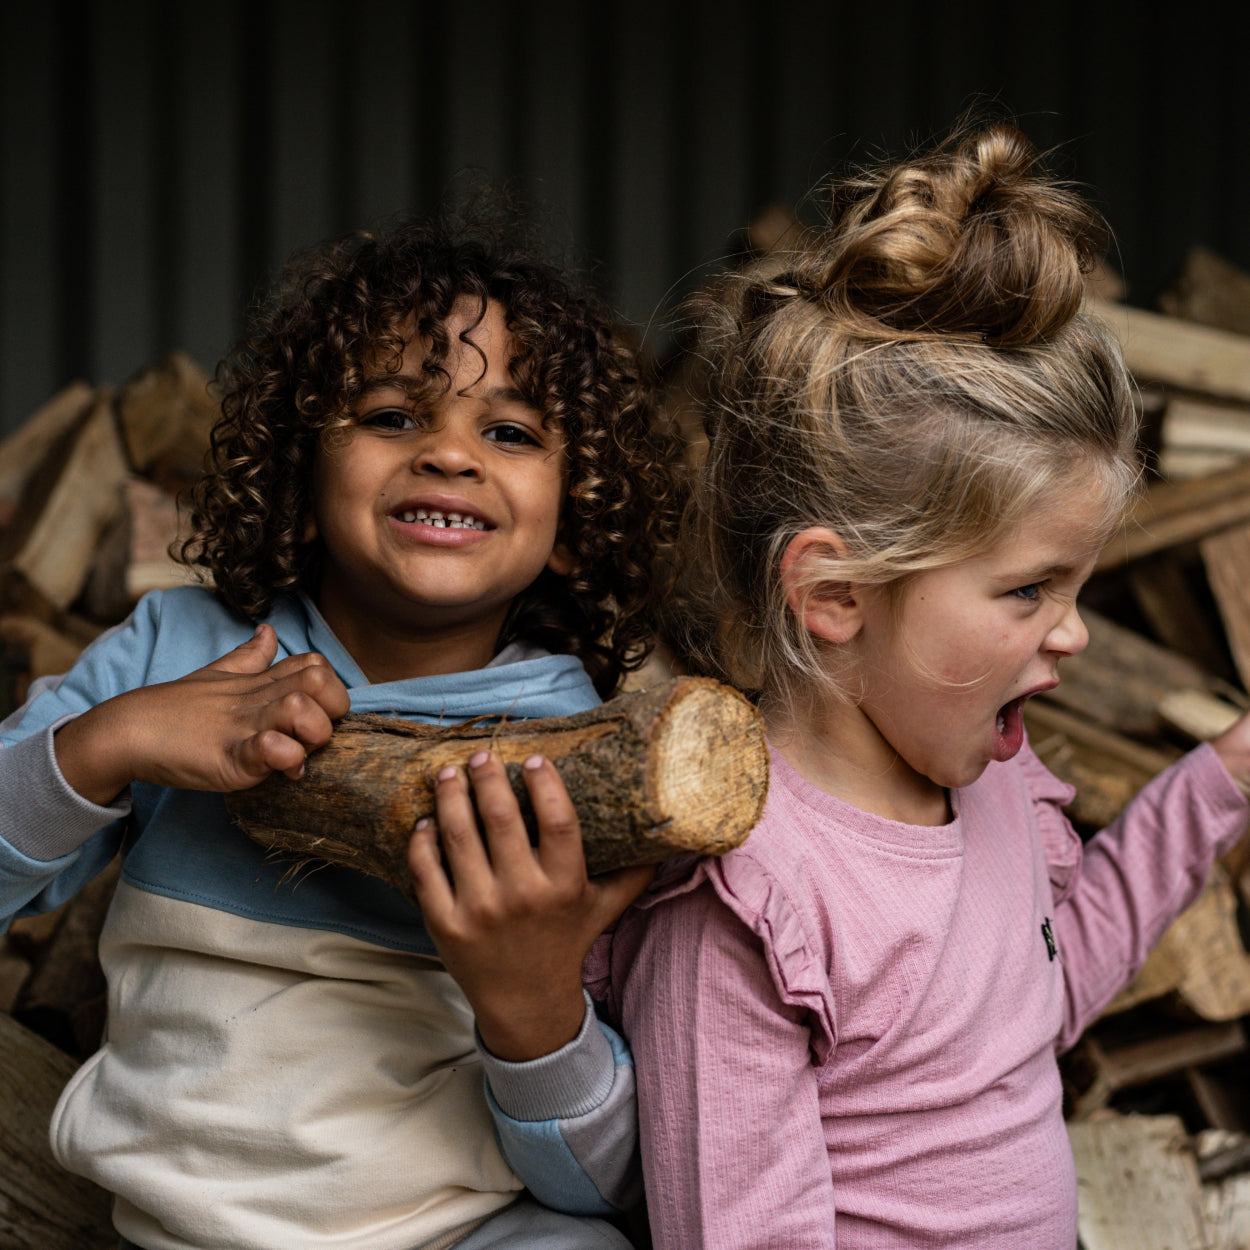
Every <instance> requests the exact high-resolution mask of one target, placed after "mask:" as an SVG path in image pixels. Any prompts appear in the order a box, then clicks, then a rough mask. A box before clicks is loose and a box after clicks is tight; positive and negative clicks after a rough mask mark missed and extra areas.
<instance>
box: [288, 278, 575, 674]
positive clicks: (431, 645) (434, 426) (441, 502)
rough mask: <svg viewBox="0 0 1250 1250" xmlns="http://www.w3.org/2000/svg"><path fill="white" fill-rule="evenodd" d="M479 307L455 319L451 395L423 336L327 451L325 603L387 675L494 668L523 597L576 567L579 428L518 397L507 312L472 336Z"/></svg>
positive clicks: (315, 531)
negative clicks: (568, 429)
mask: <svg viewBox="0 0 1250 1250" xmlns="http://www.w3.org/2000/svg"><path fill="white" fill-rule="evenodd" d="M476 310H477V306H476V303H475V302H473V301H469V300H463V301H461V302H460V303H458V304H457V305H456V306H455V309H454V311H453V313H452V315H451V316H450V317H449V318H448V321H447V333H448V337H449V340H450V347H449V350H448V355H447V359H446V360H445V361H444V367H445V368H446V370H447V373H448V374H449V375H450V378H451V384H450V386H449V387H448V388H447V390H446V391H436V392H435V393H434V394H432V395H431V394H430V392H429V388H428V386H427V385H426V384H425V381H424V379H423V378H422V375H421V371H420V367H421V362H422V360H423V358H424V356H425V346H424V344H422V343H420V342H417V341H413V342H411V343H409V345H408V347H407V349H406V350H405V352H404V355H403V361H402V364H401V367H400V369H399V370H398V372H395V373H390V372H387V371H386V370H385V369H384V368H383V367H382V365H381V363H379V365H378V367H377V368H376V370H375V371H374V372H373V374H372V376H367V379H366V382H365V385H364V388H363V391H362V393H361V394H360V395H359V397H358V398H357V400H356V403H355V406H354V412H353V416H354V423H353V425H352V426H351V427H350V428H349V429H348V430H347V431H346V436H345V437H344V438H343V439H342V440H341V441H339V440H336V441H333V442H331V443H330V444H329V445H328V446H325V447H323V448H322V450H321V451H320V453H319V454H318V457H317V463H316V469H315V472H314V481H313V488H314V491H313V517H312V520H311V522H310V527H309V534H310V536H313V535H315V536H319V537H320V539H321V541H322V544H323V546H324V554H323V557H322V573H321V584H320V587H319V591H318V595H317V604H318V607H319V608H320V609H321V612H322V614H323V615H324V616H325V618H326V620H327V621H328V623H329V624H330V626H331V628H333V629H334V631H335V633H336V634H337V635H338V636H339V638H340V639H341V641H342V642H343V643H344V645H345V646H346V647H347V649H348V650H349V651H350V652H351V653H352V655H353V657H354V658H355V659H356V661H357V663H359V664H360V666H361V668H362V669H363V670H364V672H365V674H366V675H367V676H369V677H370V679H371V680H373V681H378V680H389V679H395V678H398V677H407V676H420V675H426V674H429V673H436V672H457V671H463V670H466V669H469V668H477V667H481V666H482V665H483V664H485V663H487V661H488V660H489V659H490V658H491V656H492V655H493V654H494V649H495V643H496V640H497V638H498V636H499V631H500V628H501V627H502V625H503V621H504V618H505V616H506V615H507V611H508V607H509V605H510V604H511V603H512V600H513V599H514V598H515V597H516V595H517V594H518V593H520V592H521V591H522V590H524V589H525V588H526V587H527V586H529V585H530V583H531V582H533V581H534V579H535V578H536V577H538V575H539V574H540V573H541V572H542V570H543V569H544V568H545V567H548V566H550V567H552V568H555V569H556V570H557V571H558V572H566V571H567V565H566V558H565V557H564V556H563V554H562V552H561V551H560V550H559V549H558V548H557V546H556V533H557V528H558V525H559V521H560V507H561V503H562V501H563V498H564V494H565V489H566V458H565V453H564V440H563V435H562V433H561V431H560V430H558V429H555V428H547V427H544V425H543V421H542V414H541V413H539V412H537V411H536V410H535V409H533V408H531V407H529V406H528V405H527V404H526V403H525V402H524V401H523V400H522V399H521V397H520V395H519V393H518V392H517V389H516V384H515V382H514V380H513V379H512V377H511V375H510V374H509V372H508V360H509V358H510V356H511V354H512V341H511V336H510V335H509V333H508V330H507V326H506V324H505V319H504V312H503V309H502V308H501V307H500V305H499V304H497V303H495V302H493V301H492V302H490V303H489V304H488V305H487V308H486V314H485V316H484V317H483V319H482V321H481V323H480V324H478V325H477V326H475V327H474V328H473V329H472V330H470V331H469V332H468V333H467V335H466V337H467V343H465V342H461V341H460V339H459V336H460V334H461V333H462V332H465V331H466V330H468V327H469V326H470V325H472V322H473V320H474V317H475V314H476ZM474 347H476V348H477V349H479V350H480V353H481V354H479V351H478V350H474ZM483 356H484V358H485V359H484V360H483Z"/></svg>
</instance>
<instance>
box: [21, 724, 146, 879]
mask: <svg viewBox="0 0 1250 1250" xmlns="http://www.w3.org/2000/svg"><path fill="white" fill-rule="evenodd" d="M72 719H73V717H72V716H63V717H61V719H60V720H58V721H54V722H53V723H52V724H51V725H49V726H48V728H47V729H44V730H42V731H41V732H39V733H37V734H32V735H31V737H29V738H24V739H22V741H21V742H18V743H15V744H14V745H13V746H11V747H6V748H5V749H3V750H0V838H3V839H4V840H5V841H6V842H7V843H8V844H9V845H10V846H11V847H12V848H13V849H14V850H15V851H19V852H21V853H22V854H23V855H26V856H28V857H29V858H31V859H36V860H41V861H43V862H45V863H48V862H50V861H52V860H56V859H61V858H62V857H63V856H65V855H69V854H70V853H71V852H73V851H76V850H77V849H78V848H79V847H80V846H82V844H83V843H84V842H85V841H86V840H87V839H88V838H89V837H91V835H92V834H93V833H95V832H96V831H97V830H98V829H102V828H103V827H104V826H105V825H108V824H112V823H113V821H115V820H119V819H121V817H123V816H126V815H128V814H129V812H130V791H129V790H125V791H123V792H122V794H120V795H118V797H117V798H116V799H115V800H114V801H113V802H112V803H111V804H110V805H109V806H108V807H100V806H99V805H98V804H96V803H92V802H91V801H90V800H89V799H85V798H83V796H82V795H81V794H79V793H78V791H77V790H75V789H74V788H73V787H72V786H71V785H70V784H69V782H67V781H66V780H65V778H64V776H62V774H61V769H60V766H59V765H58V764H57V762H56V748H55V746H54V745H53V742H52V737H53V735H54V734H55V733H56V731H57V730H58V729H59V728H60V727H61V726H62V725H64V724H65V723H66V722H67V721H69V720H72Z"/></svg>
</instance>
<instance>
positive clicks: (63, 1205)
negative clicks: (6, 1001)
mask: <svg viewBox="0 0 1250 1250" xmlns="http://www.w3.org/2000/svg"><path fill="white" fill-rule="evenodd" d="M77 1066H78V1064H77V1063H76V1062H75V1061H74V1060H73V1059H71V1058H70V1056H69V1055H66V1054H63V1053H62V1052H61V1051H59V1050H58V1049H57V1048H56V1047H55V1046H53V1045H52V1044H51V1043H50V1042H46V1041H44V1039H43V1038H41V1037H39V1036H38V1035H37V1034H35V1033H32V1032H31V1031H30V1030H29V1029H26V1028H23V1027H22V1025H20V1024H19V1023H18V1022H17V1021H16V1020H14V1019H12V1018H11V1017H9V1016H6V1015H0V1106H3V1107H4V1114H3V1115H0V1245H2V1246H5V1247H6V1250H115V1247H116V1246H117V1233H116V1232H114V1231H113V1227H112V1220H111V1218H110V1212H111V1209H112V1199H111V1197H110V1196H109V1195H108V1194H107V1193H105V1192H104V1190H103V1189H100V1188H99V1187H98V1186H96V1185H93V1184H92V1183H91V1182H90V1181H87V1180H84V1179H83V1178H82V1177H79V1176H73V1175H71V1174H70V1173H68V1172H65V1171H63V1170H62V1169H61V1167H60V1166H59V1165H58V1164H57V1163H56V1161H55V1160H54V1159H53V1158H52V1151H51V1148H50V1147H49V1145H48V1124H49V1122H50V1121H51V1119H52V1109H53V1107H54V1106H55V1105H56V1100H57V1098H59V1097H60V1094H61V1090H62V1089H64V1087H65V1084H66V1082H67V1081H68V1080H69V1079H70V1077H71V1076H73V1075H74V1069H75V1068H77Z"/></svg>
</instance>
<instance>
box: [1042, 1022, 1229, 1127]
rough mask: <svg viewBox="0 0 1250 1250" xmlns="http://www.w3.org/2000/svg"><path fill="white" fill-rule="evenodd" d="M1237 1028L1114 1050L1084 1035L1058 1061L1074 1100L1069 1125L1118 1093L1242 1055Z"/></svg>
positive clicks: (1207, 1028)
mask: <svg viewBox="0 0 1250 1250" xmlns="http://www.w3.org/2000/svg"><path fill="white" fill-rule="evenodd" d="M1245 1050H1246V1035H1245V1031H1244V1030H1243V1029H1242V1027H1241V1024H1240V1022H1238V1021H1232V1022H1229V1023H1225V1024H1208V1025H1203V1026H1201V1027H1199V1028H1195V1029H1186V1030H1184V1031H1182V1032H1179V1033H1166V1034H1162V1035H1160V1036H1158V1037H1151V1038H1146V1039H1144V1040H1142V1041H1135V1042H1130V1043H1128V1044H1126V1045H1119V1046H1113V1045H1110V1044H1108V1043H1106V1042H1104V1041H1103V1040H1102V1039H1101V1038H1099V1037H1097V1036H1095V1035H1094V1034H1092V1033H1087V1034H1086V1035H1085V1036H1084V1037H1083V1038H1082V1039H1081V1040H1080V1041H1079V1042H1078V1043H1077V1045H1076V1047H1075V1049H1074V1050H1073V1051H1072V1053H1071V1054H1070V1055H1068V1056H1067V1057H1066V1058H1065V1059H1064V1061H1063V1069H1064V1083H1065V1085H1066V1086H1068V1087H1069V1094H1070V1096H1071V1097H1072V1099H1073V1105H1072V1111H1071V1114H1070V1117H1069V1118H1070V1119H1071V1120H1084V1119H1086V1118H1087V1117H1088V1116H1090V1115H1091V1114H1092V1113H1093V1112H1095V1111H1100V1110H1101V1109H1102V1108H1103V1107H1105V1106H1106V1105H1107V1103H1108V1102H1110V1100H1111V1099H1112V1098H1113V1097H1114V1096H1115V1095H1116V1094H1118V1093H1119V1092H1120V1091H1121V1090H1123V1089H1132V1088H1134V1087H1135V1086H1138V1085H1145V1084H1148V1083H1149V1082H1151V1081H1157V1080H1159V1079H1160V1078H1161V1077H1165V1076H1172V1075H1174V1074H1176V1073H1179V1072H1182V1071H1184V1069H1185V1068H1187V1067H1191V1066H1196V1065H1198V1064H1204V1063H1217V1062H1219V1061H1220V1060H1224V1059H1232V1058H1234V1057H1236V1056H1238V1055H1243V1054H1245Z"/></svg>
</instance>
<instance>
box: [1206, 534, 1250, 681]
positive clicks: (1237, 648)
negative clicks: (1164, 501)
mask: <svg viewBox="0 0 1250 1250" xmlns="http://www.w3.org/2000/svg"><path fill="white" fill-rule="evenodd" d="M1202 562H1203V564H1205V565H1206V569H1207V581H1208V582H1209V583H1210V585H1211V593H1212V594H1213V595H1214V596H1215V602H1216V606H1217V607H1218V608H1219V611H1220V618H1221V620H1223V622H1224V631H1225V633H1226V634H1227V636H1228V645H1229V648H1230V649H1231V650H1232V653H1233V663H1234V664H1235V665H1236V666H1237V673H1238V675H1239V676H1240V677H1241V684H1242V685H1243V686H1244V687H1246V688H1247V689H1250V525H1239V526H1237V527H1236V528H1235V529H1228V530H1225V531H1224V532H1223V533H1221V534H1213V535H1212V536H1211V537H1210V538H1207V539H1205V540H1204V541H1203V543H1202Z"/></svg>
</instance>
